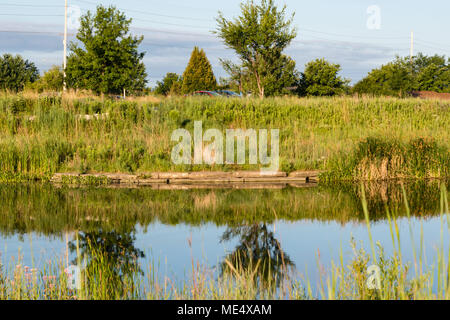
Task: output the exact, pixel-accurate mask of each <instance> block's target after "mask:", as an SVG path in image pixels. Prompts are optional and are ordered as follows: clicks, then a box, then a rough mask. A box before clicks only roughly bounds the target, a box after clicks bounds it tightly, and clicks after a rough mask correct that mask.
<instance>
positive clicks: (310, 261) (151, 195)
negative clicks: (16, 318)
mask: <svg viewBox="0 0 450 320" xmlns="http://www.w3.org/2000/svg"><path fill="white" fill-rule="evenodd" d="M440 183H442V182H414V183H408V184H406V185H405V188H406V193H407V197H408V203H409V206H410V208H411V216H412V218H411V221H410V223H411V226H412V230H413V233H414V235H415V239H416V240H415V241H416V246H417V248H419V239H420V234H421V232H422V234H423V239H424V250H425V253H426V256H427V259H428V262H429V263H430V264H432V263H433V259H434V258H435V256H436V255H435V252H436V249H437V248H438V247H439V246H440V244H441V216H440V212H441V209H440ZM447 187H448V183H447ZM365 188H366V197H367V201H368V208H369V212H370V219H371V227H372V234H373V238H374V241H379V242H380V243H381V244H382V245H383V246H384V248H385V251H386V252H387V253H389V252H391V251H392V240H391V235H390V232H389V224H388V221H387V217H386V208H388V209H389V210H390V211H391V212H392V214H393V215H396V216H397V219H398V221H399V227H400V234H401V244H402V253H403V255H404V257H406V258H407V259H410V260H411V261H412V259H413V254H412V243H411V237H410V233H409V226H410V224H409V222H408V219H407V218H406V211H405V206H404V202H403V196H402V190H401V187H400V185H398V184H370V185H366V186H365ZM0 197H1V203H0V253H1V260H2V263H3V264H4V265H8V264H9V265H13V264H15V263H16V262H17V259H18V257H19V256H22V263H23V264H25V265H28V266H32V265H33V264H34V265H35V266H36V267H38V268H39V267H42V266H43V264H44V263H45V262H47V261H49V260H55V259H64V256H65V252H66V235H67V236H68V240H69V242H68V244H67V245H68V247H69V248H70V249H69V251H70V257H71V258H70V259H74V258H75V250H74V248H73V245H74V243H75V242H74V240H75V238H76V235H78V239H79V241H80V245H81V247H82V249H83V248H84V250H85V251H88V249H86V248H85V247H83V245H84V244H86V242H87V241H88V240H90V241H91V242H94V243H96V244H97V245H98V246H100V247H101V248H102V250H104V251H105V252H111V254H115V255H117V257H121V258H123V259H132V257H135V256H137V257H139V261H140V263H141V265H142V269H143V271H144V272H146V271H147V270H148V267H149V264H152V265H153V266H155V267H157V269H158V273H159V275H160V276H162V277H164V276H167V277H170V278H172V279H176V280H177V281H183V280H186V279H189V277H190V273H191V271H192V262H193V261H194V262H195V263H197V262H199V263H201V264H203V265H205V266H208V267H209V268H211V270H219V269H220V265H221V263H223V261H224V259H225V258H227V257H230V256H232V255H234V254H236V252H243V251H246V252H248V250H250V251H251V252H252V255H253V256H254V257H260V258H263V259H266V258H267V259H271V260H272V261H274V263H275V262H276V261H278V260H279V257H280V254H281V252H282V253H283V257H284V259H285V261H286V262H287V263H288V264H290V265H291V266H292V267H294V268H295V270H297V271H298V272H299V273H300V274H303V273H304V272H305V270H306V267H307V272H308V277H309V278H310V280H311V281H312V284H313V285H314V282H316V281H318V271H317V270H318V267H317V266H318V262H320V264H321V265H323V266H324V268H327V266H329V265H330V261H331V260H335V261H337V260H339V255H340V252H341V251H342V254H343V257H344V259H345V260H348V259H350V258H351V257H352V250H351V246H350V241H351V239H352V238H354V239H355V240H356V241H358V242H359V241H361V242H362V244H363V246H364V247H365V248H366V249H367V251H368V252H370V251H369V250H370V243H369V238H368V232H367V227H366V224H365V220H364V214H363V210H362V205H361V192H360V186H355V185H342V186H333V187H322V186H319V187H312V188H300V189H297V188H285V189H266V190H234V189H211V190H208V189H206V190H164V191H162V190H152V189H150V188H141V189H115V188H94V187H89V188H88V187H83V188H68V187H63V188H59V187H55V186H52V185H41V184H32V185H0ZM444 223H446V221H445V218H444ZM444 231H445V232H444V235H443V239H444V242H443V243H444V244H445V246H446V247H447V245H448V243H449V237H448V229H447V225H446V224H445V228H444Z"/></svg>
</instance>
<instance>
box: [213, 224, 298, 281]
mask: <svg viewBox="0 0 450 320" xmlns="http://www.w3.org/2000/svg"><path fill="white" fill-rule="evenodd" d="M236 237H238V238H239V245H238V246H237V247H236V248H235V250H234V251H233V252H232V253H230V254H229V255H227V257H226V258H225V261H224V262H223V263H222V265H221V271H222V274H223V273H224V272H225V271H229V269H230V264H231V266H232V268H234V269H235V270H238V271H239V272H244V273H246V274H251V273H255V274H254V277H255V278H254V280H255V281H256V282H258V283H259V284H261V285H262V286H269V285H273V284H275V286H278V285H279V284H280V281H281V280H282V279H283V278H284V276H287V275H288V272H289V271H290V270H291V269H293V268H294V267H295V264H294V262H293V261H292V260H291V259H290V257H289V256H288V255H287V254H286V253H284V252H283V250H282V249H281V246H280V243H279V242H278V240H277V239H275V236H274V233H273V232H272V231H269V230H268V229H267V226H266V224H264V223H261V224H253V225H245V226H239V227H230V228H228V229H227V230H226V231H225V233H224V234H223V236H222V239H221V241H230V240H231V239H232V238H236ZM255 270H256V272H255ZM258 280H259V281H258Z"/></svg>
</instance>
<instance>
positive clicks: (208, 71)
mask: <svg viewBox="0 0 450 320" xmlns="http://www.w3.org/2000/svg"><path fill="white" fill-rule="evenodd" d="M216 87H217V81H216V77H215V76H214V73H213V71H212V66H211V63H210V62H209V60H208V58H207V57H206V54H205V51H203V49H201V50H200V49H199V48H198V47H194V50H193V51H192V54H191V58H190V59H189V63H188V65H187V67H186V70H184V73H183V85H182V88H181V90H182V92H183V93H185V94H187V93H192V92H195V91H200V90H215V89H216Z"/></svg>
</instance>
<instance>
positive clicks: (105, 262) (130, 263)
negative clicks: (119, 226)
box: [69, 229, 145, 298]
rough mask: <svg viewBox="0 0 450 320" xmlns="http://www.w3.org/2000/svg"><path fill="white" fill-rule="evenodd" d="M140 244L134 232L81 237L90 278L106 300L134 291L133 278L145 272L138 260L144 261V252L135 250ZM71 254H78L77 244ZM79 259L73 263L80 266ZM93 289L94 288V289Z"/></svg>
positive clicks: (81, 235) (94, 233) (82, 249)
mask: <svg viewBox="0 0 450 320" xmlns="http://www.w3.org/2000/svg"><path fill="white" fill-rule="evenodd" d="M135 240H136V238H135V236H134V234H133V233H132V232H129V233H117V232H115V231H111V232H106V231H103V230H101V229H100V230H98V231H96V232H87V233H84V232H79V233H78V250H79V256H80V257H83V258H86V268H85V270H86V274H87V276H88V279H89V280H90V281H89V282H90V283H89V286H92V285H93V284H94V283H95V285H96V286H97V287H101V288H102V291H103V292H105V293H106V296H104V298H110V297H113V296H111V295H114V294H115V293H120V292H124V290H128V289H132V290H131V292H134V281H133V277H134V276H135V275H137V274H138V273H140V274H142V273H143V272H142V270H141V268H140V267H139V265H138V259H139V258H144V257H145V255H144V253H143V251H141V250H139V249H138V248H136V247H135V246H134V241H135ZM69 248H70V251H71V252H75V253H76V252H77V242H76V241H72V242H70V243H69ZM77 260H78V258H75V259H74V261H73V262H72V263H74V264H77ZM91 289H92V288H91Z"/></svg>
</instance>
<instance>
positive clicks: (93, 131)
mask: <svg viewBox="0 0 450 320" xmlns="http://www.w3.org/2000/svg"><path fill="white" fill-rule="evenodd" d="M448 107H449V103H448V102H446V101H434V100H433V101H431V100H416V99H396V98H349V97H331V98H330V97H314V98H301V99H299V98H294V97H284V98H266V99H263V100H261V99H250V98H247V99H210V98H200V97H199V98H195V97H189V98H184V97H183V98H177V97H175V98H171V99H164V100H161V101H153V102H148V101H143V100H142V101H114V100H109V99H101V98H98V97H95V98H92V97H91V98H83V99H74V100H69V99H61V98H60V97H42V98H39V99H37V98H26V97H23V96H20V95H6V96H3V97H0V132H1V135H0V169H1V170H0V176H4V179H6V180H16V179H18V178H20V177H23V178H24V179H25V178H26V177H31V178H34V177H48V176H49V175H50V176H51V175H52V174H53V173H55V172H78V173H86V172H90V173H96V172H113V173H115V172H135V173H145V172H155V171H165V172H166V171H173V172H178V171H201V170H214V171H222V170H225V171H227V170H228V171H229V170H258V169H260V168H261V165H260V164H258V165H250V164H244V165H235V166H228V165H216V166H214V167H211V166H207V165H198V166H194V167H184V166H177V165H175V164H173V163H172V161H171V150H172V148H173V146H174V145H175V144H174V143H173V142H171V141H170V137H171V132H172V131H173V130H175V129H178V128H180V127H183V128H185V129H186V130H188V131H189V132H192V131H193V125H194V120H202V121H203V127H204V128H205V130H206V129H207V128H217V129H219V130H221V131H222V132H223V133H224V134H225V130H226V129H230V128H254V129H256V130H258V129H260V128H264V129H269V130H270V129H272V128H274V129H277V128H278V129H279V130H280V169H281V170H283V171H288V172H291V171H295V170H323V171H326V172H328V173H329V174H330V175H332V177H336V179H365V177H366V173H367V172H375V173H377V172H378V173H377V175H371V177H375V176H380V177H388V178H392V177H400V176H413V177H441V178H442V177H445V176H449V174H450V172H449V171H448V168H449V167H450V165H449V163H448V159H450V157H449V156H448V151H446V150H448V149H449V141H450V133H449V131H448V130H447V127H448V123H449V121H450V118H449V117H450V113H449V112H448ZM94 114H98V115H99V116H97V117H95V116H94ZM80 115H90V116H91V118H90V119H89V120H88V119H86V118H85V117H84V116H81V117H80ZM386 119H389V121H387V120H386ZM411 128H414V130H411ZM369 137H377V138H379V139H380V141H379V142H377V145H381V144H382V143H387V144H391V143H392V146H393V147H392V148H391V149H383V150H386V153H385V154H386V155H388V151H389V150H391V151H389V152H391V155H389V156H388V157H391V156H392V158H395V157H397V156H399V155H402V158H401V160H402V161H401V162H396V161H388V162H387V163H388V164H392V166H391V165H388V166H387V167H386V161H385V160H383V158H385V157H375V158H373V157H369V156H368V155H369V151H370V150H373V149H361V150H362V151H361V153H358V154H359V155H358V157H356V156H353V155H354V154H355V152H356V151H357V150H360V149H359V148H360V145H359V144H360V141H361V140H363V139H366V138H369ZM430 137H433V139H431V138H430ZM421 138H422V139H423V140H424V141H425V142H424V144H423V146H424V148H423V151H421V152H416V151H415V150H422V149H420V148H421V147H420V146H421V145H422V144H420V143H413V141H419V140H418V139H421ZM411 143H412V144H411ZM406 147H408V148H411V152H409V151H401V150H407V149H405V148H406ZM397 150H399V151H397ZM400 151H401V152H400ZM377 154H379V153H378V151H377ZM380 154H381V153H380ZM405 154H409V155H408V156H407V157H406V156H405V157H403V155H405ZM355 158H358V159H359V160H358V161H352V159H355ZM365 158H367V159H366V160H365V161H366V162H364V161H363V160H364V159H365ZM399 159H400V158H399ZM360 160H361V161H360ZM383 161H385V162H383ZM394 164H399V166H393V165H394ZM356 168H359V170H356ZM381 168H388V169H389V170H387V171H380V169H381ZM366 169H367V170H366ZM369 169H370V170H369ZM381 172H383V175H380V174H379V173H381ZM371 179H375V178H371Z"/></svg>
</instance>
